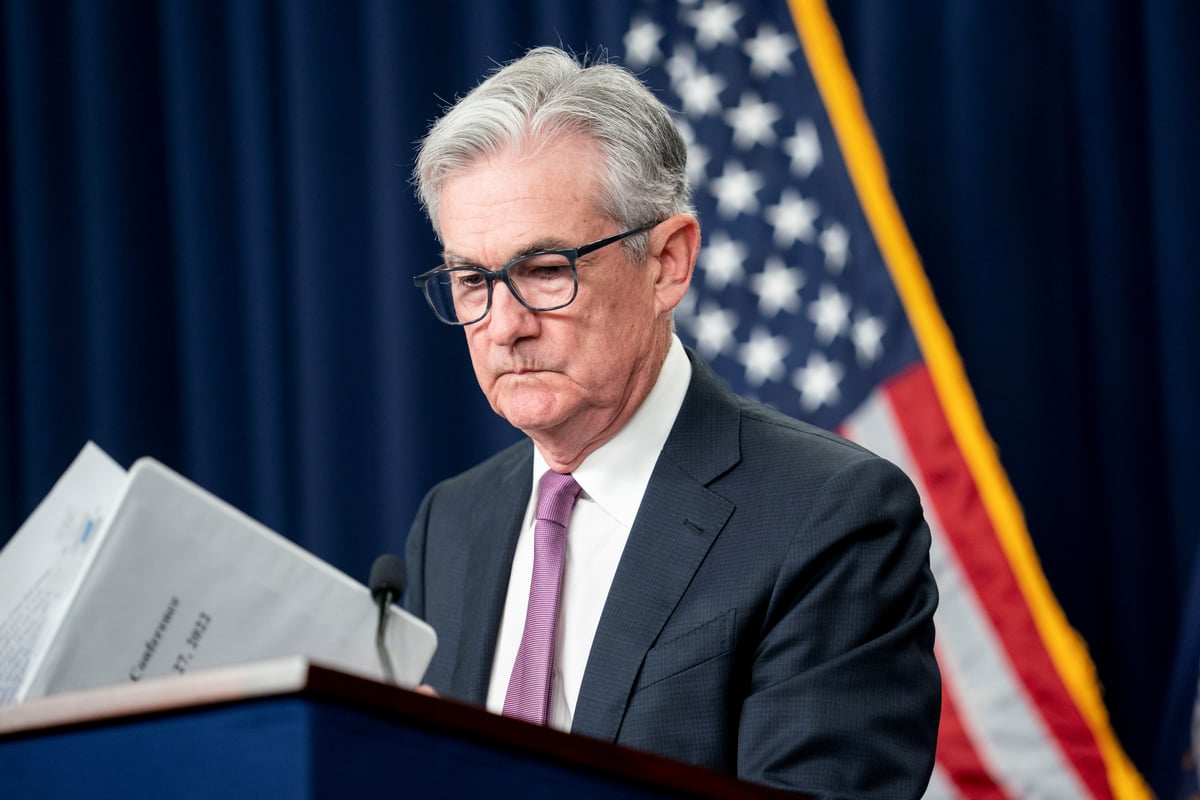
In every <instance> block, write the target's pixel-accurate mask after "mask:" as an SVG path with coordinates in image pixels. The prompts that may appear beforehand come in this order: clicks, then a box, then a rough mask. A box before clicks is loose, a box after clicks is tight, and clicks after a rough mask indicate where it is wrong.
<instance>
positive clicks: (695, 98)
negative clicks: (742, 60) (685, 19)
mask: <svg viewBox="0 0 1200 800" xmlns="http://www.w3.org/2000/svg"><path fill="white" fill-rule="evenodd" d="M667 72H668V74H670V76H671V87H672V88H673V89H674V90H675V93H676V94H678V95H679V101H680V103H681V104H682V105H683V110H684V113H686V114H687V115H688V116H691V117H705V116H708V115H710V114H716V113H718V112H719V111H720V110H721V99H720V98H721V92H723V91H725V80H724V79H723V78H721V76H719V75H713V74H711V73H709V72H706V71H705V70H704V68H703V67H700V66H698V65H697V64H696V56H695V53H693V52H692V50H691V48H689V47H677V48H676V49H675V53H674V54H673V55H672V56H671V58H670V60H669V61H668V62H667Z"/></svg>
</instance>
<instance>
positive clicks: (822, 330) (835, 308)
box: [808, 283, 850, 344]
mask: <svg viewBox="0 0 1200 800" xmlns="http://www.w3.org/2000/svg"><path fill="white" fill-rule="evenodd" d="M808 318H809V319H810V320H812V322H813V324H814V325H816V326H817V334H816V335H817V341H818V342H820V343H821V344H829V343H830V342H832V341H833V340H834V338H835V337H836V336H838V335H839V334H841V333H845V332H846V327H847V326H848V325H849V324H850V301H849V300H847V299H846V296H845V295H844V294H842V293H841V292H839V291H838V290H837V289H835V288H834V287H833V286H831V285H830V284H828V283H827V284H825V285H823V286H822V287H821V294H820V295H819V296H818V297H817V299H816V300H814V301H813V302H812V303H811V304H810V305H809V307H808Z"/></svg>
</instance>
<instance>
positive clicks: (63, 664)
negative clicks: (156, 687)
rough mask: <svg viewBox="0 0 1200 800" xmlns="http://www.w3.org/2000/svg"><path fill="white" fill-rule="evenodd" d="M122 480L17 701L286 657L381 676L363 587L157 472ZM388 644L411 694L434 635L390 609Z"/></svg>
mask: <svg viewBox="0 0 1200 800" xmlns="http://www.w3.org/2000/svg"><path fill="white" fill-rule="evenodd" d="M129 475H130V480H129V486H128V489H127V491H126V493H125V495H124V497H123V498H122V500H121V503H120V505H119V507H118V508H117V510H116V511H115V513H114V514H113V515H112V518H111V520H110V522H109V526H108V530H107V532H106V534H105V537H106V538H105V541H104V547H103V548H101V549H100V550H99V551H98V552H97V553H96V555H95V559H94V561H93V563H92V564H91V566H90V568H89V570H88V572H87V575H86V576H85V578H84V580H83V582H82V585H81V586H80V588H79V591H78V593H77V595H76V597H75V598H74V600H73V602H72V608H71V611H70V613H68V615H67V617H66V619H65V620H64V622H63V625H62V627H61V629H60V631H59V634H58V636H57V638H56V639H55V640H54V643H53V644H52V646H51V648H50V651H49V654H48V655H47V657H46V659H45V661H44V663H43V664H41V665H40V668H38V669H37V670H36V671H37V675H36V679H35V680H34V681H33V683H32V685H31V686H29V687H28V692H27V697H29V698H33V697H39V696H42V695H45V694H55V693H58V692H63V691H68V690H72V689H83V688H88V687H93V686H101V685H107V684H113V683H120V682H124V681H131V680H133V681H137V680H141V679H142V678H148V677H152V676H160V675H170V674H172V673H185V672H189V671H192V670H196V669H201V668H203V667H212V666H224V665H229V664H236V663H242V662H247V661H253V660H258V659H264V658H274V657H279V656H286V655H303V656H307V657H309V658H310V659H312V660H313V661H315V662H318V663H323V664H326V665H329V666H332V667H336V668H339V669H343V670H346V671H349V672H354V673H357V674H360V675H365V676H367V677H371V678H375V679H380V678H381V676H382V669H381V667H380V664H379V659H378V654H377V652H376V649H375V629H376V624H377V619H378V611H377V607H376V605H375V603H374V601H373V600H372V598H371V595H370V592H369V591H368V590H367V588H366V587H365V586H363V585H361V584H359V583H358V582H356V581H354V580H353V579H351V578H349V577H348V576H346V575H345V574H343V573H341V572H339V571H338V570H336V569H334V568H333V567H332V566H330V565H329V564H326V563H325V562H323V561H321V560H320V559H318V558H317V557H315V556H313V555H312V554H310V553H308V552H306V551H305V550H303V549H301V548H300V547H298V546H297V545H295V544H293V543H292V542H290V541H288V540H287V539H285V538H283V537H282V536H280V535H278V534H276V533H274V532H273V531H271V530H269V529H267V528H266V527H265V526H263V525H261V524H259V523H258V522H255V521H254V520H252V519H251V518H249V517H248V516H246V515H245V514H242V513H241V512H240V511H238V510H237V509H235V508H233V507H232V506H230V505H228V504H226V503H224V502H222V501H221V500H219V499H217V498H216V497H214V496H212V495H210V494H208V493H207V492H205V491H204V490H202V489H200V488H199V487H197V486H195V485H194V484H192V483H190V482H188V481H186V480H185V479H183V478H182V477H180V476H178V475H177V474H175V473H174V472H171V471H170V470H169V469H167V468H166V467H164V466H162V465H161V464H159V463H157V462H155V461H152V460H150V459H142V460H140V461H138V462H137V463H136V464H135V465H134V466H133V468H132V469H131V470H130V473H129ZM387 641H388V647H389V650H390V652H391V654H392V659H393V661H394V665H395V672H396V680H397V682H398V683H399V684H401V685H404V686H413V685H416V684H417V683H418V682H419V681H420V679H421V677H422V676H423V674H424V672H425V668H426V666H427V665H428V663H429V659H430V658H431V657H432V655H433V651H434V649H435V647H436V645H437V637H436V635H435V634H434V632H433V629H432V628H431V627H430V626H429V625H427V624H426V623H425V622H423V621H421V620H418V619H416V618H415V617H413V616H411V615H410V614H408V613H406V612H404V611H402V610H401V609H399V608H396V607H394V606H393V607H392V608H391V609H390V617H389V622H388V636H387Z"/></svg>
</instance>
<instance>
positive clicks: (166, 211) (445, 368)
mask: <svg viewBox="0 0 1200 800" xmlns="http://www.w3.org/2000/svg"><path fill="white" fill-rule="evenodd" d="M632 4H633V3H632V0H621V2H611V1H606V2H594V3H589V4H580V3H577V2H573V1H572V0H560V1H559V2H554V1H552V0H541V1H540V2H532V1H529V2H508V3H495V2H491V0H479V2H466V0H460V1H457V2H441V3H430V4H425V3H421V4H417V3H413V4H407V3H399V2H395V3H393V2H365V1H364V2H357V3H349V4H326V3H315V2H314V3H301V2H295V3H269V2H241V1H240V0H228V2H224V3H214V2H163V3H161V4H158V5H155V4H149V3H118V2H106V3H101V2H87V1H86V0H80V2H75V3H63V2H54V3H38V2H32V1H30V2H9V3H6V4H5V6H4V11H3V17H2V20H0V25H2V26H3V30H2V36H0V50H2V52H0V56H2V60H0V70H2V76H3V81H2V84H0V91H2V92H3V96H2V106H0V113H2V114H3V118H4V119H3V122H4V124H3V126H2V128H0V137H2V140H0V153H2V157H0V187H2V191H0V259H2V261H0V541H3V540H4V539H5V538H7V536H8V534H9V533H10V532H11V531H13V530H15V529H16V527H17V525H18V524H19V523H20V521H21V519H23V517H24V516H25V515H26V514H27V513H28V512H29V511H30V510H31V509H32V507H33V506H34V504H35V503H36V502H37V501H38V500H39V499H40V498H41V497H42V496H43V495H44V494H45V492H46V491H47V490H48V489H49V487H50V485H51V484H52V482H53V480H54V478H55V477H56V476H57V475H58V474H59V472H61V470H62V469H63V468H64V467H65V466H66V465H67V463H68V462H69V461H70V459H71V457H72V456H73V455H74V453H75V452H76V451H77V450H78V449H79V447H80V446H81V445H82V444H83V442H84V441H85V440H86V439H89V438H91V439H94V440H96V441H97V442H98V443H99V444H100V445H101V446H102V447H104V448H105V449H106V450H108V451H109V452H110V453H111V454H112V455H113V456H115V457H116V458H117V459H118V460H120V461H121V462H123V463H125V464H129V463H130V462H131V461H132V460H133V459H135V458H136V457H138V456H141V455H152V456H154V457H156V458H158V459H160V460H161V461H163V462H165V463H167V464H168V465H170V466H172V467H174V468H176V469H178V470H179V471H181V472H183V473H184V474H186V475H187V476H189V477H191V478H192V479H193V480H195V481H197V482H198V483H200V484H202V485H204V486H206V487H208V488H209V489H211V490H212V491H214V492H216V493H217V494H219V495H220V496H222V497H224V498H226V499H227V500H229V501H230V502H232V503H234V504H235V505H237V506H239V507H241V508H243V509H245V510H246V511H248V512H249V513H250V514H252V515H254V516H256V517H258V518H259V519H261V520H263V521H264V522H266V523H267V524H268V525H270V526H272V527H274V528H276V529H278V530H280V531H282V532H284V533H286V534H287V535H289V536H290V537H291V538H293V539H295V540H296V541H298V542H300V543H301V544H303V545H304V546H306V547H308V548H309V549H311V550H312V551H314V552H315V553H317V554H318V555H320V556H322V557H323V558H325V559H327V560H329V561H331V562H333V563H334V564H335V565H337V566H339V567H341V568H342V569H344V570H346V571H347V572H349V573H351V574H353V575H355V576H357V577H359V578H365V575H366V572H367V570H368V569H369V566H370V562H371V559H372V558H373V556H374V555H375V554H376V553H377V552H379V551H382V550H399V549H400V548H401V546H402V542H403V538H404V534H405V531H406V530H407V526H408V523H409V519H410V518H411V515H412V513H413V511H414V510H415V508H416V505H417V503H418V501H419V499H420V496H421V494H422V493H423V492H424V491H425V489H427V488H428V487H429V486H430V485H431V484H432V483H433V482H434V481H436V480H437V479H439V478H441V477H444V476H446V475H448V474H451V473H453V472H455V471H457V470H459V469H461V468H463V467H465V466H467V465H469V464H471V463H473V462H474V461H476V460H478V459H479V458H481V457H483V456H484V455H486V454H488V453H490V452H492V451H494V450H495V449H497V448H498V447H499V446H501V445H502V444H504V443H506V442H508V441H511V440H512V439H513V438H514V437H515V433H514V432H513V431H512V430H511V429H508V428H507V426H505V425H504V424H503V423H499V422H497V421H496V420H495V419H494V418H493V417H492V415H491V412H490V410H489V409H488V408H487V406H486V404H485V403H484V402H483V401H482V399H481V398H480V397H479V394H478V390H477V388H476V387H475V384H474V380H473V378H472V375H471V372H470V368H469V365H468V362H467V358H466V355H465V351H464V348H463V345H462V341H461V334H459V333H457V332H455V331H452V330H449V329H445V328H443V327H441V326H440V325H438V324H437V323H436V322H435V321H434V320H433V318H432V316H431V315H430V314H429V313H428V312H427V310H426V309H425V308H424V305H423V302H422V301H421V299H420V297H419V296H418V294H417V292H416V291H415V290H414V289H413V288H412V285H411V282H410V280H409V277H410V276H411V275H413V274H415V273H417V272H419V271H422V270H424V269H426V268H427V267H429V266H431V265H432V263H433V259H434V256H435V254H436V252H437V248H436V246H435V243H434V241H433V237H432V235H431V233H430V232H429V230H428V227H427V226H426V224H425V222H424V220H423V219H422V218H421V216H420V214H419V212H418V209H417V208H416V205H415V203H414V201H413V200H412V198H411V192H410V190H409V187H408V185H407V179H408V174H409V169H410V165H411V160H412V152H413V142H415V140H417V139H418V138H419V137H420V135H421V134H422V132H423V130H424V129H425V127H426V125H427V124H428V121H429V120H430V119H431V118H432V117H434V116H435V115H436V113H437V111H438V108H439V105H440V100H439V99H443V100H448V99H451V98H453V97H454V96H456V95H458V94H460V93H462V92H464V91H465V90H467V89H469V88H470V87H471V86H473V85H474V83H475V82H476V81H477V79H478V77H479V76H480V75H481V74H482V73H483V72H484V71H486V70H487V69H488V68H489V67H490V66H491V65H492V64H493V63H494V62H496V61H504V60H507V59H509V58H512V57H514V56H516V55H518V54H519V53H521V52H522V51H523V50H524V49H525V48H526V47H527V46H529V45H533V44H539V43H560V42H561V43H563V44H566V45H568V46H570V47H571V48H573V49H575V50H578V51H583V50H585V49H592V50H594V49H596V47H597V46H606V47H607V48H608V49H609V50H611V51H612V53H613V54H614V55H618V56H619V55H620V54H621V52H622V50H623V47H622V45H621V36H622V34H623V33H624V31H625V29H626V27H627V25H628V20H629V16H630V8H631V6H632ZM831 10H832V12H833V15H834V17H835V20H836V21H837V23H838V25H839V27H840V28H841V30H842V33H843V37H844V39H845V43H846V47H847V52H848V56H849V58H850V61H851V65H852V67H853V69H854V71H855V73H856V75H857V76H858V78H859V81H860V84H861V88H862V91H863V96H864V101H865V103H866V106H867V111H868V114H869V115H870V117H871V118H872V120H873V122H874V125H875V128H876V131H877V134H878V136H879V140H880V144H881V146H882V149H883V151H884V155H885V158H886V160H887V162H888V165H889V167H890V170H891V175H892V179H893V184H894V189H895V193H896V195H897V198H898V200H899V203H900V207H901V209H902V210H903V212H904V213H905V215H906V217H907V220H908V222H909V225H910V227H911V230H912V234H913V237H914V239H915V240H916V243H917V246H918V249H919V250H920V252H921V253H922V255H923V258H924V261H925V265H926V268H927V271H928V273H929V277H930V280H931V282H932V284H933V287H934V290H935V292H936V293H937V295H938V298H939V300H940V302H941V304H942V308H943V311H944V313H945V315H946V317H947V320H948V322H949V324H950V328H951V330H952V331H953V332H954V334H955V335H956V337H957V341H958V345H959V349H960V352H961V353H962V355H963V358H964V361H965V363H966V368H967V372H968V374H969V376H970V378H971V380H972V381H973V384H974V387H975V389H976V392H977V394H978V396H979V401H980V405H981V407H982V410H983V414H984V417H985V419H986V420H987V422H988V424H989V426H990V429H991V432H992V434H993V436H994V438H995V439H996V442H997V444H998V447H999V449H1000V455H1001V459H1002V461H1003V463H1004V465H1005V467H1006V468H1007V470H1008V471H1009V474H1010V476H1011V478H1012V481H1013V483H1014V484H1015V487H1016V490H1017V494H1018V496H1019V497H1020V498H1021V499H1022V502H1023V504H1024V507H1025V510H1026V513H1027V518H1028V522H1029V526H1030V529H1031V533H1032V536H1033V539H1034V543H1035V545H1036V546H1037V549H1038V552H1039V554H1040V555H1041V557H1042V560H1043V564H1044V566H1045V569H1046V572H1047V574H1048V576H1049V578H1050V580H1051V583H1052V585H1053V586H1054V588H1055V590H1056V591H1057V593H1058V596H1059V598H1060V600H1061V601H1062V603H1063V605H1064V607H1065V609H1066V611H1067V614H1068V616H1069V618H1070V620H1071V621H1072V623H1073V624H1074V625H1075V626H1076V627H1077V628H1078V629H1079V630H1080V631H1081V633H1082V634H1083V635H1084V637H1085V638H1086V640H1087V641H1088V643H1089V646H1090V648H1091V651H1092V654H1093V656H1094V658H1095V661H1096V664H1097V667H1098V669H1099V673H1100V678H1101V680H1102V681H1103V683H1104V685H1105V689H1106V697H1107V700H1108V703H1109V708H1110V711H1111V713H1112V715H1113V720H1114V723H1115V725H1116V727H1117V730H1118V733H1119V734H1120V735H1121V737H1122V740H1123V742H1124V744H1125V745H1126V747H1127V749H1128V750H1129V752H1130V755H1131V756H1133V757H1134V759H1135V760H1136V761H1137V763H1138V764H1139V765H1140V766H1142V767H1143V768H1144V769H1148V767H1149V763H1150V760H1151V757H1152V754H1153V749H1154V744H1155V741H1156V736H1157V733H1158V725H1159V722H1160V718H1161V716H1162V709H1163V692H1164V686H1165V685H1166V682H1167V676H1168V673H1169V671H1170V669H1171V663H1172V659H1173V656H1174V652H1175V647H1176V644H1175V643H1176V636H1177V634H1178V632H1179V630H1180V620H1179V609H1180V603H1181V598H1182V597H1183V595H1184V593H1185V588H1186V584H1187V580H1188V575H1187V572H1188V570H1187V566H1188V565H1189V564H1190V563H1191V560H1192V554H1193V552H1194V551H1195V545H1196V541H1197V528H1196V525H1195V523H1193V522H1192V521H1191V519H1190V515H1189V514H1188V510H1189V509H1188V507H1187V506H1186V505H1185V504H1186V503H1187V502H1188V497H1189V496H1190V495H1191V493H1192V492H1193V491H1194V487H1195V486H1197V485H1200V430H1198V422H1197V418H1196V414H1195V411H1194V410H1195V409H1197V408H1200V369H1198V366H1200V365H1198V363H1197V360H1198V359H1197V356H1196V355H1195V354H1194V348H1195V346H1196V343H1197V342H1200V321H1198V320H1197V316H1196V314H1195V313H1193V309H1192V306H1193V305H1194V304H1195V302H1196V301H1197V300H1200V286H1198V285H1197V284H1198V282H1200V278H1198V277H1197V270H1196V269H1195V268H1194V267H1193V266H1192V265H1191V261H1192V253H1193V249H1194V248H1193V247H1192V238H1193V237H1194V235H1195V233H1194V231H1195V225H1196V223H1195V220H1197V219H1200V197H1198V196H1197V186H1200V162H1198V160H1197V158H1196V156H1195V142H1197V141H1200V48H1196V47H1195V44H1194V43H1195V41H1196V38H1197V36H1198V35H1200V10H1198V7H1197V6H1196V5H1195V4H1193V3H1191V2H1188V1H1187V0H1179V1H1178V2H1145V3H1141V4H1130V3H1125V2H1120V0H1055V1H1054V2H1049V3H1046V2H1041V1H1040V0H1039V1H1037V2H1035V0H1022V1H1021V2H1006V3H971V4H968V3H945V4H927V3H920V4H918V3H893V2H870V1H869V0H840V1H835V2H832V3H831Z"/></svg>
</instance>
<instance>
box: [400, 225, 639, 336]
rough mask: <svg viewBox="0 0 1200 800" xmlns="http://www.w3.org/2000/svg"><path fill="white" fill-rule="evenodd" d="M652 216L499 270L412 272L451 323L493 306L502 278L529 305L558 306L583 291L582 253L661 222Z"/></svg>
mask: <svg viewBox="0 0 1200 800" xmlns="http://www.w3.org/2000/svg"><path fill="white" fill-rule="evenodd" d="M657 224H658V223H657V222H650V223H647V224H645V225H639V226H637V227H636V228H630V229H629V230H627V231H624V232H622V233H618V234H617V235H616V236H609V237H608V238H607V239H600V240H599V241H596V242H591V243H590V244H585V245H580V246H579V247H575V248H571V249H569V250H546V251H543V252H540V253H530V254H529V255H524V256H519V257H517V258H514V259H513V260H512V261H509V262H508V263H507V264H505V265H504V266H503V267H501V268H500V269H498V270H490V269H486V268H484V267H479V266H473V265H462V266H448V265H445V264H442V265H439V266H437V267H435V268H433V269H431V270H429V271H428V272H425V273H422V274H420V275H418V276H416V277H415V278H413V284H414V285H416V287H417V288H418V289H420V290H422V291H423V292H424V294H425V300H426V301H427V302H428V303H429V307H430V308H432V309H433V313H434V314H435V315H437V318H438V319H439V320H441V321H442V322H444V323H446V324H447V325H470V324H472V323H475V322H479V321H480V320H481V319H483V318H484V317H486V316H487V314H488V311H490V310H491V308H492V287H493V286H494V285H495V283H496V281H501V282H502V283H503V284H504V285H505V286H507V287H508V289H509V291H510V292H512V295H513V297H515V298H517V300H518V301H519V302H520V303H521V305H523V306H525V307H526V308H528V309H529V310H530V311H557V310H558V309H560V308H565V307H566V306H569V305H570V304H571V303H572V302H573V301H574V300H575V296H576V295H577V294H578V293H579V273H578V271H577V270H576V269H575V262H576V260H577V259H579V258H580V257H581V256H586V255H587V254H588V253H593V252H595V251H596V250H599V249H600V248H602V247H607V246H609V245H610V244H615V243H617V242H619V241H621V240H622V239H625V238H628V237H630V236H633V235H634V234H636V233H642V232H643V231H648V230H650V229H651V228H653V227H654V226H655V225H657Z"/></svg>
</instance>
